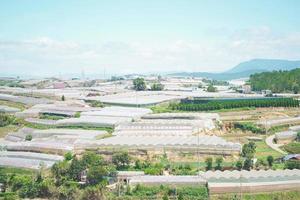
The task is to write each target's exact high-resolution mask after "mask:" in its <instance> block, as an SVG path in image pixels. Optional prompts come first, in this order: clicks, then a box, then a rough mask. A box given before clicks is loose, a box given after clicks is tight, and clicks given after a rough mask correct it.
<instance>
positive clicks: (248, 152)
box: [242, 142, 256, 159]
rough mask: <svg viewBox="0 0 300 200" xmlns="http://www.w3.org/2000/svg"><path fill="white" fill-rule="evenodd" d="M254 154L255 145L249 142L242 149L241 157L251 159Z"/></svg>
mask: <svg viewBox="0 0 300 200" xmlns="http://www.w3.org/2000/svg"><path fill="white" fill-rule="evenodd" d="M255 152H256V145H255V143H254V142H249V143H248V144H244V145H243V148H242V156H243V157H245V158H249V159H252V158H253V157H254V154H255Z"/></svg>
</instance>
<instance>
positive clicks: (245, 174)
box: [199, 169, 300, 182]
mask: <svg viewBox="0 0 300 200" xmlns="http://www.w3.org/2000/svg"><path fill="white" fill-rule="evenodd" d="M199 175H200V176H201V177H202V178H204V179H206V180H208V181H211V182H235V181H246V182H247V181H248V182H251V181H253V182H268V181H276V180H300V170H299V169H293V170H289V169H285V170H251V171H246V170H242V171H238V170H234V171H207V172H202V171H201V172H199Z"/></svg>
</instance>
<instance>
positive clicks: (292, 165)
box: [284, 160, 300, 169]
mask: <svg viewBox="0 0 300 200" xmlns="http://www.w3.org/2000/svg"><path fill="white" fill-rule="evenodd" d="M284 168H285V169H300V161H299V160H288V161H285V163H284Z"/></svg>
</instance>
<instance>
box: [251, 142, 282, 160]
mask: <svg viewBox="0 0 300 200" xmlns="http://www.w3.org/2000/svg"><path fill="white" fill-rule="evenodd" d="M255 144H256V153H255V157H256V158H260V159H267V157H268V156H270V155H271V156H273V157H274V158H275V159H276V158H279V157H281V156H282V154H281V153H279V152H277V151H275V150H273V149H272V148H271V147H269V146H268V145H267V144H266V143H265V141H259V142H255Z"/></svg>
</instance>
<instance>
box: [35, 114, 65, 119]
mask: <svg viewBox="0 0 300 200" xmlns="http://www.w3.org/2000/svg"><path fill="white" fill-rule="evenodd" d="M39 118H40V119H49V120H60V119H65V118H66V117H63V116H59V115H49V114H40V116H39Z"/></svg>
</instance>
